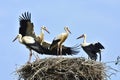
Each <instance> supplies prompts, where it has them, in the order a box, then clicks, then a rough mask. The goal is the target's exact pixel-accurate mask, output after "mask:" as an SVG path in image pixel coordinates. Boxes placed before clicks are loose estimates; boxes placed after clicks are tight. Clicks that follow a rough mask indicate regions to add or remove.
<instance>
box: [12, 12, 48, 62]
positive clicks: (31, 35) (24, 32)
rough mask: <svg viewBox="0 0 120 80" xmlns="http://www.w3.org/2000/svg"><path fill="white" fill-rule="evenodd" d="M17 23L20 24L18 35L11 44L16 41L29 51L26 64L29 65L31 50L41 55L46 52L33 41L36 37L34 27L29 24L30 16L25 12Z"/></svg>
mask: <svg viewBox="0 0 120 80" xmlns="http://www.w3.org/2000/svg"><path fill="white" fill-rule="evenodd" d="M19 22H20V28H19V34H18V35H17V37H16V38H15V39H14V40H13V42H14V41H15V40H16V39H18V40H19V42H20V43H22V44H24V45H25V46H26V47H27V48H28V49H29V50H30V55H29V60H28V63H30V60H31V57H32V50H34V51H36V52H38V53H41V54H45V52H44V51H47V50H46V49H45V48H44V47H42V46H41V45H40V44H39V42H37V41H36V40H35V39H36V35H35V32H34V25H33V23H32V22H31V14H30V13H29V12H25V13H24V14H22V16H20V17H19ZM46 54H47V53H46Z"/></svg>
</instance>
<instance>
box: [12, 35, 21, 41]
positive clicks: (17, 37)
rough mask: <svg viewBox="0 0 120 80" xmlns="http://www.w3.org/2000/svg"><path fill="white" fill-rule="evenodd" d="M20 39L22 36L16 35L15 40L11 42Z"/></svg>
mask: <svg viewBox="0 0 120 80" xmlns="http://www.w3.org/2000/svg"><path fill="white" fill-rule="evenodd" d="M20 38H22V35H21V34H18V35H17V36H16V37H15V39H13V41H12V42H14V41H15V40H16V39H20Z"/></svg>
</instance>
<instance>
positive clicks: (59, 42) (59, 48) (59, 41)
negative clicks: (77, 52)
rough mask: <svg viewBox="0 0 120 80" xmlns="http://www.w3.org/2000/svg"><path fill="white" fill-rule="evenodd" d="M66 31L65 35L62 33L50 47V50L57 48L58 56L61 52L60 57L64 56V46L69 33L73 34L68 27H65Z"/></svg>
mask: <svg viewBox="0 0 120 80" xmlns="http://www.w3.org/2000/svg"><path fill="white" fill-rule="evenodd" d="M64 30H65V32H64V33H61V34H59V35H58V36H57V37H55V38H54V40H53V42H52V44H51V46H50V49H52V48H54V47H56V46H57V54H58V55H59V52H60V55H62V44H63V42H64V41H65V40H66V39H67V37H68V35H69V33H71V32H70V30H69V29H68V27H64Z"/></svg>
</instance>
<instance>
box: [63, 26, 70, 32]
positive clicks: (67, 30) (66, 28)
mask: <svg viewBox="0 0 120 80" xmlns="http://www.w3.org/2000/svg"><path fill="white" fill-rule="evenodd" d="M64 29H65V31H66V32H69V33H70V34H71V31H70V30H69V28H68V27H67V26H65V27H64Z"/></svg>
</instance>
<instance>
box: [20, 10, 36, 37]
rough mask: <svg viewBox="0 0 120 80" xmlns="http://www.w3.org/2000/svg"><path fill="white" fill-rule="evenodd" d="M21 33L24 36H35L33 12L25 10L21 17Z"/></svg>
mask: <svg viewBox="0 0 120 80" xmlns="http://www.w3.org/2000/svg"><path fill="white" fill-rule="evenodd" d="M19 22H20V28H19V34H21V35H22V36H32V37H34V38H35V32H34V25H33V23H31V13H29V12H25V13H23V14H22V15H21V16H20V17H19Z"/></svg>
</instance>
